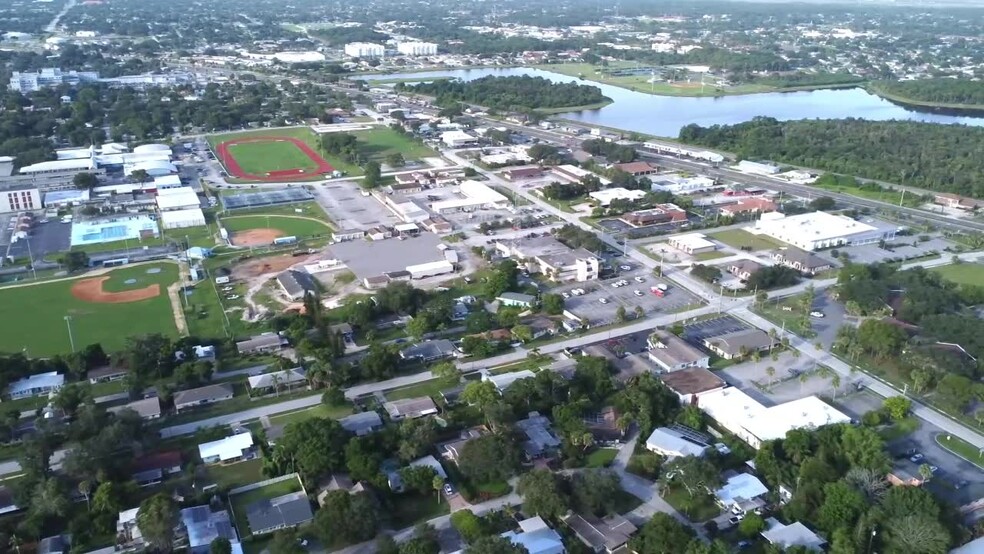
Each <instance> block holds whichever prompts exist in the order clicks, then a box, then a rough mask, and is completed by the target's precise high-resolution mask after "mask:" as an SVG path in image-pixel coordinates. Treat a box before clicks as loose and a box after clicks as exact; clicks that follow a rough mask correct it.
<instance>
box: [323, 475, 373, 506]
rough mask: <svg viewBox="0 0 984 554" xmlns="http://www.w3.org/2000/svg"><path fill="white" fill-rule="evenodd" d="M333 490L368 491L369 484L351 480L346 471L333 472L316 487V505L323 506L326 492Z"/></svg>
mask: <svg viewBox="0 0 984 554" xmlns="http://www.w3.org/2000/svg"><path fill="white" fill-rule="evenodd" d="M333 491H345V492H347V493H349V494H359V493H367V494H369V493H370V489H369V486H368V485H366V484H365V483H363V482H361V481H360V482H358V483H355V482H353V481H352V479H350V478H349V476H348V474H346V473H333V474H332V475H331V478H330V479H328V481H327V482H325V483H324V484H323V485H322V486H321V487H320V488H319V489H318V494H317V496H316V498H317V500H318V506H324V505H325V499H326V498H327V497H328V493H330V492H333Z"/></svg>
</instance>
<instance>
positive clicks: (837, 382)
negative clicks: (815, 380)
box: [830, 373, 841, 400]
mask: <svg viewBox="0 0 984 554" xmlns="http://www.w3.org/2000/svg"><path fill="white" fill-rule="evenodd" d="M830 386H831V387H833V388H834V399H835V400H836V399H837V389H839V388H840V386H841V376H840V374H839V373H835V374H834V376H833V377H831V378H830Z"/></svg>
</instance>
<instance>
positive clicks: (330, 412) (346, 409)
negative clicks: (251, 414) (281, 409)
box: [270, 404, 352, 425]
mask: <svg viewBox="0 0 984 554" xmlns="http://www.w3.org/2000/svg"><path fill="white" fill-rule="evenodd" d="M348 415H352V406H351V405H350V404H345V405H343V406H326V405H324V404H318V405H317V406H313V407H311V408H307V409H305V410H298V411H296V412H288V413H286V414H280V415H275V416H272V417H271V418H270V423H272V424H274V425H287V424H288V423H296V422H298V421H304V420H305V419H311V418H312V417H328V418H331V419H341V418H343V417H345V416H348Z"/></svg>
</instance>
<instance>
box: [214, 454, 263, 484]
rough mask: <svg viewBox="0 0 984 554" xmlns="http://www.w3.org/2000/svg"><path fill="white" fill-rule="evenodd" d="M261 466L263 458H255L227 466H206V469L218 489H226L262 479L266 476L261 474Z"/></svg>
mask: <svg viewBox="0 0 984 554" xmlns="http://www.w3.org/2000/svg"><path fill="white" fill-rule="evenodd" d="M262 468H263V460H262V459H260V458H257V459H255V460H247V461H245V462H239V463H238V464H232V465H228V466H223V465H212V466H208V469H207V471H208V476H209V478H210V479H212V481H213V482H214V483H215V484H216V485H218V486H219V489H221V490H224V491H226V490H230V489H234V488H236V487H242V486H245V485H248V484H250V483H258V482H260V481H262V480H263V479H265V478H266V477H264V476H263V473H262V471H261V469H262Z"/></svg>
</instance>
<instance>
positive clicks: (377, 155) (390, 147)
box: [351, 127, 437, 163]
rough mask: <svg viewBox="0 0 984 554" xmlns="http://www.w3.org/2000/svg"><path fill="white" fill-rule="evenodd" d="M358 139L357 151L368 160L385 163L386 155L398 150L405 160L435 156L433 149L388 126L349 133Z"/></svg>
mask: <svg viewBox="0 0 984 554" xmlns="http://www.w3.org/2000/svg"><path fill="white" fill-rule="evenodd" d="M351 134H352V135H355V137H356V139H357V140H358V141H359V142H358V145H359V151H360V152H362V154H364V155H365V156H366V157H367V158H369V159H370V160H375V161H377V162H379V163H385V161H386V156H389V155H390V154H394V153H397V152H399V153H400V154H403V159H405V160H419V159H420V158H430V157H434V156H437V153H435V152H434V151H433V150H431V149H430V148H429V147H427V146H425V145H424V144H422V143H420V142H417V141H415V140H413V139H412V138H410V137H409V136H407V135H404V134H402V133H398V132H396V131H394V130H393V129H390V128H388V127H386V128H378V129H373V130H371V131H355V132H354V133H351Z"/></svg>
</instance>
